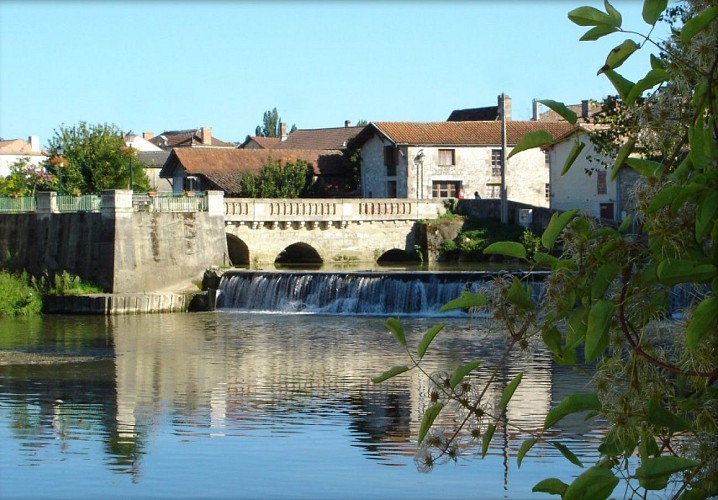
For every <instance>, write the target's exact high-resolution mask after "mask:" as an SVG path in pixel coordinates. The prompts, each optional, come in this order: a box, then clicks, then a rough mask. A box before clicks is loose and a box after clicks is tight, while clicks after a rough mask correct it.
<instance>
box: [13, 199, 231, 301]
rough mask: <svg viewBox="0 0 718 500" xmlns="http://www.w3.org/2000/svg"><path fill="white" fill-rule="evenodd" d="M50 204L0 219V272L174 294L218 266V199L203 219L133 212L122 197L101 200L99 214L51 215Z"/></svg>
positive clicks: (222, 248) (41, 202)
mask: <svg viewBox="0 0 718 500" xmlns="http://www.w3.org/2000/svg"><path fill="white" fill-rule="evenodd" d="M54 196H55V193H40V195H39V196H38V213H36V214H0V266H2V267H8V268H11V269H18V270H22V269H26V270H27V271H28V272H30V273H31V274H33V275H41V274H45V273H47V274H54V273H59V272H62V271H68V272H70V273H72V274H74V275H77V276H80V277H81V278H82V279H84V280H87V281H91V282H93V283H96V284H97V285H99V286H101V287H103V288H104V289H105V290H106V291H108V292H113V293H128V292H130V293H131V292H147V291H159V290H179V289H182V288H184V287H187V286H188V285H189V284H191V282H192V281H193V280H200V279H201V276H202V273H203V272H204V271H205V270H206V269H207V268H209V267H210V266H214V265H222V264H224V263H225V257H226V254H227V241H226V237H225V232H224V214H223V208H224V207H223V205H222V203H221V197H222V195H221V193H219V194H218V195H217V194H216V193H215V194H213V198H212V199H211V200H210V203H208V205H209V206H210V210H209V211H208V212H194V211H193V212H179V213H178V212H136V211H133V208H132V192H131V191H123V190H118V191H106V192H103V194H102V211H101V212H100V213H54V212H55V209H54V207H55V206H56V203H54ZM217 197H219V199H220V202H219V203H217V202H216V201H217V200H215V199H214V198H217ZM8 256H9V258H7V257H8Z"/></svg>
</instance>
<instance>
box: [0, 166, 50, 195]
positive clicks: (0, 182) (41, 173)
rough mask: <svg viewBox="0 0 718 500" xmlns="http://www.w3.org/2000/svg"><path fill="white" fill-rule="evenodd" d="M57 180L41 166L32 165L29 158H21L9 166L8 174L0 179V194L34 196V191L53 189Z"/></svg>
mask: <svg viewBox="0 0 718 500" xmlns="http://www.w3.org/2000/svg"><path fill="white" fill-rule="evenodd" d="M56 185H57V179H56V178H54V177H53V176H51V175H50V174H49V173H48V172H47V171H46V170H45V168H44V167H43V166H42V165H33V164H31V163H30V162H29V158H21V159H19V160H17V161H16V162H15V163H13V164H12V165H10V174H9V175H8V176H7V177H0V194H2V195H5V196H35V192H36V191H50V190H53V189H55V186H56Z"/></svg>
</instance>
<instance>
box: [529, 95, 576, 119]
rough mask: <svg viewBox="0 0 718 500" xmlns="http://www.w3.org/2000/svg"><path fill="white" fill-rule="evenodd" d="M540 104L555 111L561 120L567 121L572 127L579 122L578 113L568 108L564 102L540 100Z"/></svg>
mask: <svg viewBox="0 0 718 500" xmlns="http://www.w3.org/2000/svg"><path fill="white" fill-rule="evenodd" d="M539 102H540V103H541V104H543V105H544V106H546V107H547V108H549V109H551V110H553V111H555V112H556V113H557V114H558V115H559V116H560V117H561V118H563V119H564V120H566V121H567V122H568V123H570V124H571V125H575V124H576V121H577V120H578V116H577V115H576V112H575V111H573V110H571V109H569V108H568V107H566V105H565V104H564V103H562V102H558V101H553V100H551V99H540V100H539Z"/></svg>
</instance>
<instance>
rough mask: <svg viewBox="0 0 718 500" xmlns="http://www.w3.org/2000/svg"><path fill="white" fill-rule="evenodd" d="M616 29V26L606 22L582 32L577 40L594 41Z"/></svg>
mask: <svg viewBox="0 0 718 500" xmlns="http://www.w3.org/2000/svg"><path fill="white" fill-rule="evenodd" d="M616 31H618V28H616V27H615V26H609V25H608V24H601V25H599V26H594V27H593V28H591V29H590V30H588V31H587V32H586V33H584V34H583V36H582V37H581V38H579V41H581V42H594V41H596V40H598V39H599V38H602V37H604V36H606V35H610V34H611V33H615V32H616Z"/></svg>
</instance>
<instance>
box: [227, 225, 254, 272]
mask: <svg viewBox="0 0 718 500" xmlns="http://www.w3.org/2000/svg"><path fill="white" fill-rule="evenodd" d="M227 255H228V256H229V262H230V263H231V264H232V265H233V266H248V265H249V247H248V246H247V244H246V243H245V242H244V241H243V240H242V239H241V238H239V237H237V236H235V235H233V234H229V233H227Z"/></svg>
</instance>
